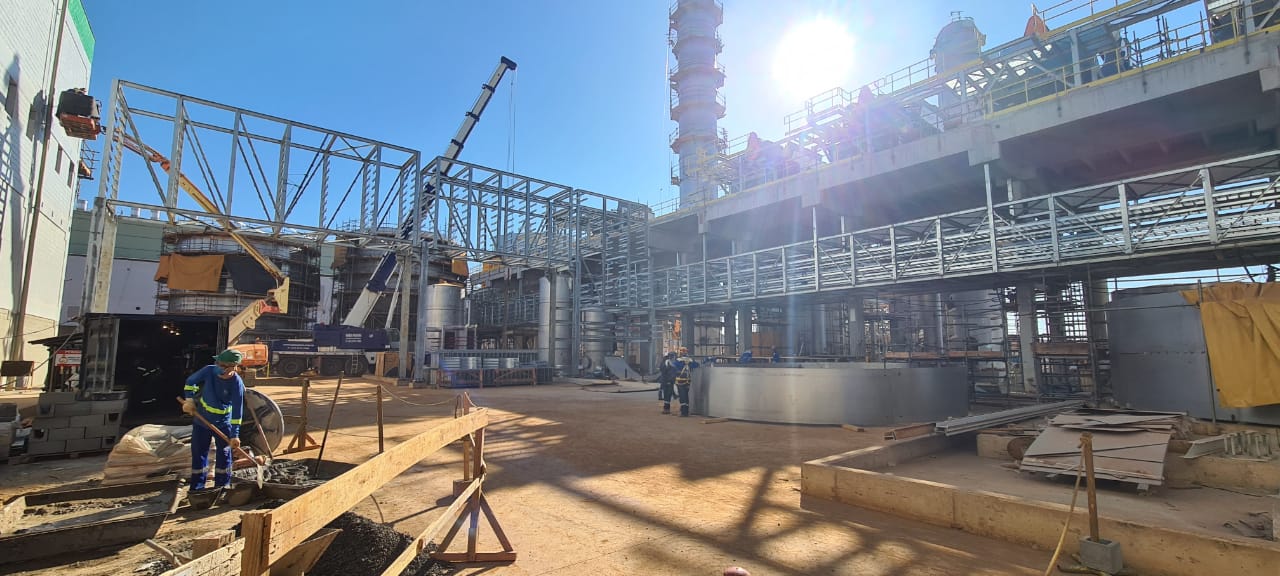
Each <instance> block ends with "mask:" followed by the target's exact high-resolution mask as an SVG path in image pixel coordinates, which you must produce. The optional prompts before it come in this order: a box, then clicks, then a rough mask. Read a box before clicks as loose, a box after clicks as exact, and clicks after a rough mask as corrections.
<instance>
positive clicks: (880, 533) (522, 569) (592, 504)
mask: <svg viewBox="0 0 1280 576" xmlns="http://www.w3.org/2000/svg"><path fill="white" fill-rule="evenodd" d="M260 389H261V390H262V391H263V392H265V393H267V394H268V395H270V396H271V397H272V398H274V399H276V401H277V402H279V403H280V404H281V406H282V408H283V409H284V410H285V413H286V414H290V415H294V414H298V413H299V410H300V402H299V400H300V389H299V388H296V387H292V388H288V387H260ZM375 390H376V388H375V385H374V384H371V383H366V382H351V381H348V382H346V383H344V384H343V389H342V394H341V397H340V398H339V401H338V402H337V406H336V409H335V412H334V419H333V429H332V432H331V434H330V436H329V440H328V446H327V447H326V449H325V459H326V460H329V459H334V460H339V461H344V462H350V463H359V462H362V461H364V460H366V459H368V458H369V457H371V456H373V455H374V454H376V453H377V448H378V444H377V432H376V430H377V429H376V426H375V424H374V422H375V416H374V415H375V413H376V410H375V404H376V401H375ZM390 390H391V392H393V393H394V394H395V397H392V396H390V395H388V396H387V400H386V404H385V406H384V408H385V421H386V441H387V445H388V446H390V445H392V444H393V443H395V442H399V441H402V440H404V439H407V438H409V437H411V436H413V435H414V434H416V433H418V432H421V431H423V430H425V429H427V428H429V427H430V426H432V425H433V424H434V423H436V422H439V421H441V419H444V418H449V417H451V416H452V412H453V408H452V405H451V398H452V397H453V396H454V394H455V392H454V391H450V390H413V389H408V388H394V387H391V388H390ZM333 391H334V382H333V381H318V382H316V383H315V384H314V385H313V386H312V389H311V402H310V405H311V406H310V418H311V426H312V428H313V429H314V428H319V429H323V426H324V421H325V418H326V416H327V414H328V400H329V398H331V397H332V394H333ZM470 394H471V396H472V398H473V399H474V401H475V402H476V403H477V404H480V405H482V406H486V407H489V408H491V410H492V423H491V425H490V428H489V429H488V433H487V438H486V444H487V446H486V448H487V449H486V460H487V463H488V465H489V468H488V470H489V476H490V477H489V479H488V480H487V481H486V483H485V492H486V494H487V495H488V498H489V500H490V502H491V504H492V505H493V508H494V510H495V512H496V514H497V517H498V519H499V520H500V521H501V522H502V525H503V527H504V528H505V529H506V532H507V534H508V535H509V536H510V538H511V540H512V542H513V544H514V546H515V547H516V549H517V551H518V552H519V554H520V556H519V560H518V561H517V562H516V563H515V564H514V565H510V566H496V567H495V566H478V567H467V568H464V569H462V570H461V571H460V572H459V573H460V574H503V575H513V576H515V575H543V574H603V575H608V574H619V575H621V574H707V575H711V574H717V575H718V574H720V573H721V571H722V570H723V569H724V568H725V567H727V566H734V565H739V566H743V567H745V568H747V569H748V570H750V571H751V573H752V574H753V575H756V576H759V575H762V574H794V575H813V574H859V575H864V574H865V575H886V576H887V575H893V576H908V575H939V576H940V575H948V576H951V575H1006V574H1008V575H1013V574H1018V575H1030V574H1040V573H1041V572H1042V571H1043V570H1044V566H1045V564H1046V563H1047V562H1048V556H1049V555H1048V554H1047V553H1045V552H1042V551H1034V550H1028V549H1024V548H1020V547H1016V546H1012V545H1009V544H1006V543H1003V542H997V541H993V540H988V539H984V538H979V537H976V536H972V535H969V534H965V533H963V532H959V531H955V530H948V529H943V528H937V527H933V526H928V525H924V524H920V523H916V522H911V521H907V520H903V519H899V518H896V517H892V516H888V515H882V514H876V513H871V512H866V511H862V510H857V509H853V508H849V507H845V506H842V505H838V504H834V503H829V502H825V501H821V500H813V499H808V498H805V499H802V498H801V495H800V469H799V465H800V463H801V462H803V461H805V460H809V459H813V458H817V457H821V456H828V455H831V454H836V453H839V452H844V451H848V450H853V449H856V448H860V447H865V446H870V445H873V444H876V443H878V442H879V441H880V438H881V431H880V430H876V429H868V430H867V431H866V432H862V433H859V432H851V431H848V430H844V429H841V428H837V427H813V426H784V425H769V424H757V423H745V422H723V423H716V424H703V423H702V419H701V418H698V417H691V418H679V417H675V416H663V415H660V414H659V413H658V402H657V394H656V393H652V392H639V393H607V392H604V391H601V390H595V391H591V390H585V389H583V388H582V387H580V386H578V385H571V384H559V385H552V386H539V387H532V388H530V387H516V388H496V389H483V390H470ZM435 403H442V404H437V405H432V404H435ZM313 435H314V436H315V437H316V439H317V440H319V439H320V437H321V433H320V432H319V431H317V432H313ZM307 454H308V455H310V456H314V454H315V453H314V452H310V453H307ZM104 461H105V458H88V459H78V460H54V461H46V462H40V463H34V464H25V465H11V466H0V498H5V499H8V498H9V497H12V496H13V495H15V494H19V493H23V492H28V491H32V490H37V489H46V488H50V487H54V486H59V485H63V484H66V483H70V482H84V481H86V480H90V479H92V478H93V477H94V475H95V474H98V473H100V470H101V466H102V464H103V462H104ZM460 468H461V455H460V450H459V449H458V447H457V445H456V444H455V445H454V446H452V447H450V448H449V449H447V450H444V451H441V452H439V453H437V454H435V455H433V456H432V457H430V458H428V459H426V460H424V461H423V462H422V463H420V464H419V465H417V466H415V467H413V468H412V469H410V470H409V471H408V472H406V473H405V474H403V475H401V476H400V477H398V478H397V479H396V480H395V481H393V482H391V483H390V484H388V485H387V486H385V487H383V489H382V490H380V491H378V492H377V493H376V494H375V495H374V497H373V498H372V499H367V500H365V501H364V502H362V503H361V504H359V505H357V506H356V508H355V509H354V511H355V512H357V513H359V514H362V515H365V516H367V517H369V518H372V519H375V520H381V521H385V522H390V523H393V524H394V525H395V526H396V527H397V528H398V529H399V530H400V531H402V532H406V533H409V534H417V533H418V532H420V531H421V530H422V529H423V528H425V527H426V526H427V525H428V524H429V523H430V522H431V521H432V520H434V518H435V517H436V516H437V515H438V514H439V513H440V510H441V509H443V508H444V507H445V506H447V505H448V504H449V502H450V501H451V496H450V494H451V492H450V484H451V482H452V480H454V479H457V478H459V477H460ZM251 506H252V505H251ZM238 519H239V512H238V511H237V510H236V509H227V508H223V509H220V510H219V509H214V510H209V511H202V512H185V513H184V512H179V513H178V514H177V515H175V516H174V517H172V518H171V519H170V520H169V521H168V522H166V524H165V527H164V528H163V529H162V531H161V533H160V534H159V536H158V538H157V539H158V540H159V541H160V542H162V543H165V544H166V545H168V546H171V547H173V548H177V549H181V548H182V543H184V542H186V541H187V540H189V539H190V538H192V537H195V536H198V535H200V534H203V533H205V532H208V531H210V530H214V529H219V528H228V527H231V526H233V525H234V524H236V523H237V522H238ZM481 534H482V536H481V541H480V547H479V549H480V550H486V549H487V550H497V549H499V548H498V546H497V541H496V539H495V538H493V537H492V535H491V534H490V533H489V532H487V531H486V529H485V527H484V524H483V523H482V525H481ZM459 545H463V546H465V544H464V543H463V542H462V541H461V538H460V539H459V541H458V542H455V544H454V548H453V549H457V548H456V547H458V546H459ZM156 559H159V555H158V554H157V553H155V552H154V551H152V550H151V549H149V548H147V547H146V546H144V545H138V546H133V547H130V548H126V549H124V550H119V551H115V552H109V553H105V554H103V553H98V554H96V555H89V556H84V557H65V556H64V557H61V558H59V559H58V560H57V561H56V564H61V565H60V566H57V565H55V563H54V562H50V563H46V564H44V565H29V566H22V567H21V568H22V569H23V570H24V571H21V572H16V573H17V574H24V575H37V574H39V575H52V574H59V575H68V576H89V575H91V574H92V575H97V574H107V573H117V574H128V573H133V571H134V569H136V568H138V567H139V566H141V565H143V564H145V563H147V562H149V561H153V560H156ZM5 568H6V567H2V566H0V573H3V572H4V570H5ZM8 568H9V569H12V568H13V567H8ZM352 576H358V575H352Z"/></svg>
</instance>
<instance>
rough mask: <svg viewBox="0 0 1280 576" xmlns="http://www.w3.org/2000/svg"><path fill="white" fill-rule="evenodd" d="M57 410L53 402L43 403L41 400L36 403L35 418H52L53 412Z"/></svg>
mask: <svg viewBox="0 0 1280 576" xmlns="http://www.w3.org/2000/svg"><path fill="white" fill-rule="evenodd" d="M57 408H58V405H57V404H54V403H53V402H45V401H43V400H37V401H36V417H37V418H38V417H40V416H53V413H54V411H55V410H56V409H57Z"/></svg>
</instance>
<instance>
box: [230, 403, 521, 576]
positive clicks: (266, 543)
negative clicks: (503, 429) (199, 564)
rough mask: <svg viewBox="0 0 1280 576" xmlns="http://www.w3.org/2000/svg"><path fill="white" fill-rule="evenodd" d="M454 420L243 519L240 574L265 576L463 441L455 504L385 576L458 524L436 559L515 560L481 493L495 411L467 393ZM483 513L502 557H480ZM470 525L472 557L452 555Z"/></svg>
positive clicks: (469, 552) (483, 554)
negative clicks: (432, 457) (451, 546)
mask: <svg viewBox="0 0 1280 576" xmlns="http://www.w3.org/2000/svg"><path fill="white" fill-rule="evenodd" d="M454 415H455V418H454V419H453V420H451V421H449V422H446V423H444V424H440V425H438V426H435V427H433V428H431V429H430V430H427V431H426V432H423V433H421V434H419V435H417V436H414V437H413V438H411V439H409V440H407V441H405V442H403V443H401V444H398V445H396V446H394V447H392V448H391V449H389V450H387V451H386V452H383V453H382V454H379V455H377V456H375V457H373V458H372V459H370V460H369V461H367V462H365V463H363V464H361V465H359V466H357V467H355V468H352V469H351V470H348V471H347V472H345V473H343V474H342V475H340V476H338V477H337V478H334V479H333V480H330V481H328V482H325V483H324V484H322V485H320V486H318V487H316V488H315V489H314V490H311V491H310V492H307V493H306V494H303V495H301V496H299V497H297V498H295V499H293V500H290V501H289V502H286V503H285V504H284V505H283V506H280V507H279V508H275V509H273V510H254V511H251V512H246V513H245V514H244V515H243V516H242V517H241V522H242V526H243V529H242V533H243V535H244V549H243V553H242V554H241V556H240V575H241V576H264V575H266V574H270V573H271V568H272V566H273V565H275V564H276V563H277V562H278V561H279V560H281V559H282V558H284V557H285V556H286V555H287V554H288V553H289V552H290V551H291V550H293V549H294V548H295V547H296V546H298V545H299V544H302V543H303V542H305V541H307V540H308V539H310V538H311V536H312V535H313V534H315V533H316V532H318V531H320V530H321V529H323V528H324V526H325V525H326V524H328V523H329V522H331V521H332V520H333V519H334V518H337V517H338V516H339V515H341V514H342V513H343V512H346V511H347V510H350V509H351V508H352V507H354V506H355V505H356V504H357V503H359V502H360V501H361V500H364V499H365V498H367V497H368V496H369V495H370V494H373V492H374V491H376V490H378V489H379V488H381V487H382V486H383V485H384V484H386V483H387V482H389V481H391V480H392V479H393V478H395V477H396V476H399V475H400V474H401V473H403V472H404V471H405V470H408V469H409V468H410V467H412V466H413V465H415V464H417V463H418V462H420V461H421V460H422V459H423V458H425V457H427V456H428V455H430V454H432V453H434V452H436V451H437V450H440V449H441V448H444V447H445V446H448V445H449V444H452V443H453V442H455V441H462V443H463V444H462V446H463V479H462V480H460V481H456V482H455V483H454V485H455V489H454V493H455V495H456V496H457V497H456V498H455V499H454V502H453V504H451V505H450V506H449V508H448V509H447V510H445V512H444V514H442V515H440V516H439V517H438V518H436V520H435V521H434V522H432V523H431V525H430V526H428V527H427V529H426V530H424V531H423V532H422V533H421V534H419V535H418V537H417V538H415V539H414V541H413V542H412V543H410V545H409V546H408V547H407V548H406V549H405V550H404V551H403V552H402V553H401V554H400V556H399V557H397V558H396V559H395V561H393V562H392V563H391V565H390V566H389V567H388V568H387V569H386V570H385V571H384V572H383V574H384V576H398V575H399V574H400V573H401V572H402V571H404V569H405V567H407V566H408V565H409V563H410V562H412V561H413V559H414V558H416V557H417V556H418V555H419V554H421V553H422V551H423V550H424V549H425V548H426V545H427V543H428V542H430V541H431V539H432V538H434V537H435V536H436V535H437V534H438V533H439V532H440V531H441V530H442V529H444V527H445V526H446V525H452V527H451V528H450V530H449V532H448V534H446V535H445V537H444V539H443V540H442V541H441V542H440V546H439V549H438V550H437V551H436V552H435V553H433V554H432V557H433V558H435V559H438V560H441V561H447V562H514V561H515V560H516V552H515V549H514V548H513V547H512V546H511V542H510V540H508V539H507V535H506V533H504V532H503V530H502V527H501V525H499V524H498V519H497V517H496V516H495V515H494V512H493V509H492V508H491V507H490V506H489V503H488V502H487V501H486V500H485V497H484V492H483V491H482V489H481V487H482V485H483V483H484V479H485V475H486V468H485V462H484V432H485V427H486V426H488V424H489V412H488V410H486V409H484V408H479V407H477V406H476V405H475V404H474V403H472V402H471V398H470V397H469V396H468V395H466V394H462V395H460V396H459V397H458V401H457V404H456V405H455V410H454ZM481 513H483V514H484V516H485V518H486V519H487V520H488V523H489V526H490V527H491V528H492V529H493V531H494V533H495V535H496V536H497V537H498V541H499V542H500V543H501V544H502V551H500V552H477V551H476V542H477V537H478V535H479V520H480V514H481ZM468 519H469V520H470V528H469V530H468V532H467V551H466V552H448V551H447V550H448V547H449V544H451V543H452V542H453V539H454V537H455V536H456V535H457V533H458V531H459V530H460V529H461V528H462V524H463V522H464V521H466V520H468Z"/></svg>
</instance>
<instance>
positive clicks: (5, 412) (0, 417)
mask: <svg viewBox="0 0 1280 576" xmlns="http://www.w3.org/2000/svg"><path fill="white" fill-rule="evenodd" d="M17 417H18V405H17V404H14V403H13V402H0V421H4V422H12V421H13V419H14V418H17Z"/></svg>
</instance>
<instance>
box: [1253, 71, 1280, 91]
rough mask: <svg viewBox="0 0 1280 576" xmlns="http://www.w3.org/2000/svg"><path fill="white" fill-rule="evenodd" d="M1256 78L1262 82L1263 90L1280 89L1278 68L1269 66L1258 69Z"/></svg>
mask: <svg viewBox="0 0 1280 576" xmlns="http://www.w3.org/2000/svg"><path fill="white" fill-rule="evenodd" d="M1258 80H1260V81H1261V82H1262V91H1263V92H1270V91H1272V90H1277V89H1280V68H1276V67H1271V68H1263V69H1261V70H1259V71H1258Z"/></svg>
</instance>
